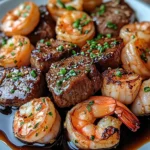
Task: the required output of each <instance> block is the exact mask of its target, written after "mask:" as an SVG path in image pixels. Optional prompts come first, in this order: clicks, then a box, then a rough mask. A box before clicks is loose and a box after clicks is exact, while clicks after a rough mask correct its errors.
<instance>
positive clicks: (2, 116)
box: [0, 106, 150, 150]
mask: <svg viewBox="0 0 150 150" xmlns="http://www.w3.org/2000/svg"><path fill="white" fill-rule="evenodd" d="M15 111H16V108H8V107H7V108H4V107H2V106H0V140H2V141H4V142H5V143H6V144H7V145H8V146H9V147H10V148H11V149H12V150H44V149H49V150H54V149H61V150H69V149H71V150H74V149H77V148H76V147H75V146H74V145H73V143H72V142H70V141H68V140H67V132H66V130H64V131H62V132H61V134H60V135H59V137H58V139H57V140H56V141H55V143H53V144H52V145H43V144H37V143H36V144H27V143H24V142H21V141H20V140H18V139H17V138H15V137H14V134H13V128H12V125H13V117H14V113H15ZM60 111H61V113H60V114H62V119H63V120H64V119H65V113H66V110H60ZM139 119H140V122H141V127H140V129H139V130H138V131H137V132H135V133H133V132H131V131H130V130H129V129H128V128H126V127H125V126H124V125H122V127H121V139H120V143H119V145H118V146H117V147H116V148H114V149H115V150H136V149H138V148H140V147H141V146H142V145H144V144H145V143H147V142H150V117H141V118H139Z"/></svg>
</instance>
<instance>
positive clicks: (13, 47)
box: [0, 35, 33, 68]
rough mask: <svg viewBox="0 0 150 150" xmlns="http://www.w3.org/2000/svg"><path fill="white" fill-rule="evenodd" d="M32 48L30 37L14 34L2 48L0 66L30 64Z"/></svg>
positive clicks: (0, 50)
mask: <svg viewBox="0 0 150 150" xmlns="http://www.w3.org/2000/svg"><path fill="white" fill-rule="evenodd" d="M32 49H33V46H32V45H31V43H30V41H29V39H28V38H26V37H24V36H20V35H15V36H13V37H12V38H10V39H9V40H7V41H6V44H5V45H3V46H2V47H1V48H0V66H3V67H5V68H7V67H15V66H17V67H21V66H27V65H29V64H30V55H31V51H32Z"/></svg>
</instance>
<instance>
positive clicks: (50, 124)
mask: <svg viewBox="0 0 150 150" xmlns="http://www.w3.org/2000/svg"><path fill="white" fill-rule="evenodd" d="M60 122H61V118H60V116H59V113H58V112H57V110H56V109H55V107H54V105H53V103H52V102H51V100H50V99H49V98H48V97H42V98H39V99H33V100H32V101H30V102H28V103H26V104H24V105H22V106H21V107H20V108H19V110H18V111H17V112H16V113H15V117H14V123H13V130H14V134H15V136H16V137H17V138H19V139H20V140H22V141H25V142H29V143H33V142H37V143H44V144H46V143H53V142H54V141H55V140H56V137H57V136H58V133H59V130H60Z"/></svg>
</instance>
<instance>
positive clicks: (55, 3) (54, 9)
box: [47, 0, 83, 20]
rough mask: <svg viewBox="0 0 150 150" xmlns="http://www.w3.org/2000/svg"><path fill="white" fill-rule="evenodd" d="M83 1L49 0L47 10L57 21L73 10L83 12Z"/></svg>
mask: <svg viewBox="0 0 150 150" xmlns="http://www.w3.org/2000/svg"><path fill="white" fill-rule="evenodd" d="M82 5H83V0H49V1H48V4H47V8H48V10H49V12H50V13H51V14H52V17H53V18H54V19H55V20H57V19H58V18H59V17H61V16H62V15H64V14H65V13H67V12H71V11H72V10H78V11H82V9H83V8H82Z"/></svg>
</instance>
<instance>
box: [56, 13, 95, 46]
mask: <svg viewBox="0 0 150 150" xmlns="http://www.w3.org/2000/svg"><path fill="white" fill-rule="evenodd" d="M56 33H57V39H59V40H64V41H68V42H72V43H74V44H77V45H79V46H80V47H81V46H83V45H84V44H85V43H86V41H87V40H90V39H92V38H93V37H94V35H95V27H94V23H93V21H92V20H91V18H90V17H89V16H88V15H87V14H86V13H84V12H81V11H72V12H70V13H66V14H65V15H64V16H62V17H60V18H59V19H58V20H57V25H56Z"/></svg>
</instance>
